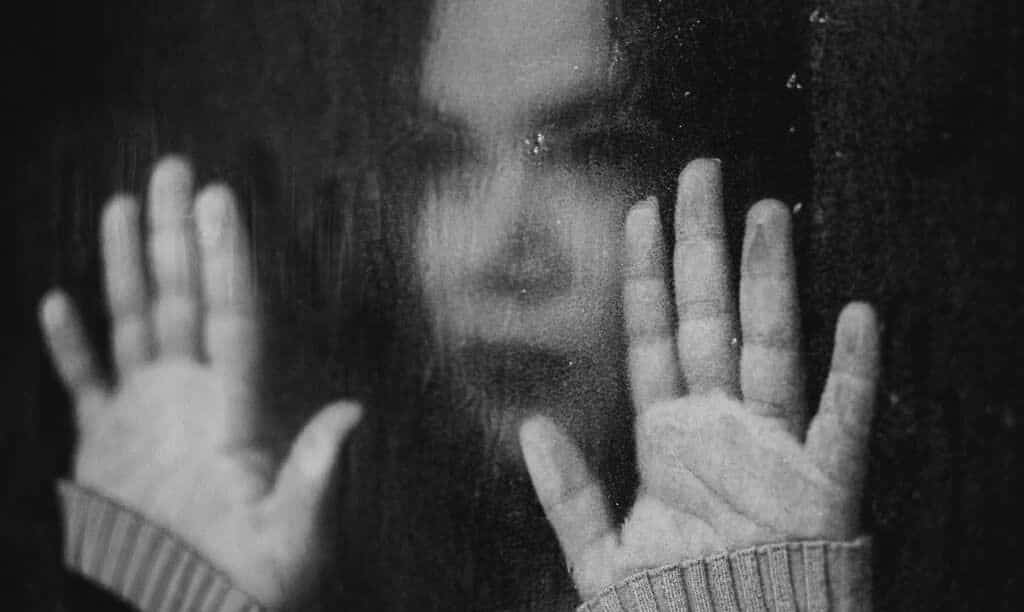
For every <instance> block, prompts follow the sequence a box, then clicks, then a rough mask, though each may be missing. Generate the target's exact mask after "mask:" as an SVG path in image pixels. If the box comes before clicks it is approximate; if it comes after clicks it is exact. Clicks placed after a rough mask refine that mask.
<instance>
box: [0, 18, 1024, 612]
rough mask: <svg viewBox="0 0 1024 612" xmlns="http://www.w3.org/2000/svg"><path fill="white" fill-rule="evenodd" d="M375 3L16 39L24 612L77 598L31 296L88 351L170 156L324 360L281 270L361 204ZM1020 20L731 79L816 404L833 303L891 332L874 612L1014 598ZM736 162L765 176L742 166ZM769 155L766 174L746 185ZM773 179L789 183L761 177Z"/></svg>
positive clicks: (760, 56) (955, 28) (929, 32)
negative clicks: (115, 242) (236, 213)
mask: <svg viewBox="0 0 1024 612" xmlns="http://www.w3.org/2000/svg"><path fill="white" fill-rule="evenodd" d="M373 4H374V3H373V2H361V3H360V2H352V3H346V2H341V1H340V0H339V1H329V0H318V1H315V2H307V3H302V2H295V1H289V2H253V3H250V2H231V1H224V0H209V1H206V2H199V1H198V0H192V1H189V2H180V3H170V2H128V1H122V2H107V3H104V4H103V5H102V6H84V5H81V4H77V5H72V6H69V7H60V8H58V7H54V6H49V5H47V6H43V7H40V8H36V9H30V11H29V13H30V14H26V15H24V16H22V17H18V18H16V19H13V18H12V19H9V20H7V24H6V28H5V29H6V30H7V36H6V43H5V45H6V46H7V47H8V49H7V51H6V53H5V54H4V55H5V63H7V64H8V66H6V67H5V69H4V82H5V85H6V87H5V90H6V98H7V100H6V102H7V104H8V105H10V109H9V110H8V111H7V113H5V114H6V117H7V120H8V129H7V130H6V132H7V134H6V136H7V139H6V141H7V143H8V144H9V146H8V148H9V149H10V151H11V152H12V153H13V154H14V158H15V160H14V162H13V163H9V164H8V168H9V169H11V170H12V171H13V176H12V177H11V178H10V179H9V180H8V181H7V187H8V188H9V189H10V193H9V195H8V196H7V197H6V198H5V200H6V202H7V203H8V205H9V206H10V207H11V209H12V214H13V217H14V227H15V241H14V244H15V268H16V279H17V281H16V282H17V286H16V290H15V295H16V296H17V300H16V302H15V303H16V305H17V316H18V319H17V320H16V321H15V322H14V325H13V331H12V332H11V333H10V335H9V336H8V337H9V338H10V339H11V340H10V341H9V342H11V343H12V346H11V347H10V348H9V350H8V355H9V356H10V359H9V364H10V365H9V366H8V368H7V374H8V376H9V377H10V386H9V389H10V391H9V392H8V397H9V398H10V399H9V400H8V402H7V405H6V406H5V407H4V410H3V411H2V415H3V416H2V421H0V423H2V425H3V427H2V429H0V453H2V454H0V465H2V469H3V474H2V478H3V483H4V494H3V498H2V500H0V503H2V506H0V512H2V513H3V519H4V520H3V526H2V529H3V532H2V537H3V541H2V544H3V551H4V552H3V554H4V555H5V556H6V557H7V558H8V559H11V560H14V561H15V564H16V566H17V567H18V570H16V571H17V573H16V574H14V582H15V586H16V587H17V588H16V589H15V590H14V591H13V593H14V594H15V600H16V601H21V602H22V603H21V604H20V605H16V606H15V607H14V608H12V609H22V608H26V609H27V608H32V607H40V608H44V609H45V608H50V607H52V606H54V605H57V602H58V601H60V600H62V599H65V598H66V597H71V598H77V597H85V596H87V595H86V594H87V593H88V590H87V589H84V588H83V587H82V586H81V585H77V586H76V585H74V584H69V583H68V582H67V580H68V579H67V578H66V577H63V576H62V574H61V572H60V571H59V547H60V536H59V529H58V519H57V510H56V506H55V503H54V499H53V493H52V487H51V485H52V480H53V478H54V477H55V475H58V474H61V473H64V472H65V471H66V469H67V467H66V466H67V460H68V454H69V449H70V444H71V440H72V433H71V427H70V424H69V414H68V411H67V405H66V400H65V399H64V397H63V395H62V393H61V391H60V389H59V385H58V384H57V382H56V380H55V379H54V376H53V373H52V371H51V370H50V368H49V365H48V363H47V360H46V358H45V355H44V354H43V352H42V347H41V344H40V338H39V334H38V331H37V330H38V328H37V325H36V322H35V308H36V303H37V301H38V299H39V297H40V295H41V294H42V292H43V291H44V290H45V289H46V288H48V287H50V286H53V285H54V284H60V285H62V286H65V287H66V288H68V289H69V290H70V291H71V293H72V294H73V295H74V296H75V297H76V298H77V299H78V300H80V301H81V302H82V303H83V305H84V310H85V311H86V314H87V318H88V319H89V323H90V324H91V326H92V329H93V331H94V333H95V334H96V336H97V338H102V337H103V321H102V316H101V313H102V310H101V305H102V296H101V294H100V292H99V290H98V288H99V267H98V255H97V252H98V251H97V244H96V236H97V232H96V229H97V221H98V216H99V214H98V213H99V208H100V206H101V204H102V202H103V200H104V199H105V197H106V196H107V195H108V194H109V193H110V191H111V190H112V189H115V188H134V189H138V188H139V187H140V186H141V185H142V181H143V180H144V178H145V175H146V173H147V172H148V167H149V165H150V164H151V163H152V161H153V160H154V159H155V158H156V156H157V155H158V154H160V153H163V152H167V151H185V152H188V153H190V154H192V155H193V156H194V157H195V158H196V161H197V164H196V165H197V168H198V169H199V170H200V172H201V173H203V176H217V177H222V178H227V179H229V180H231V181H232V182H233V184H235V185H236V186H237V187H238V188H239V189H240V191H242V193H243V194H244V195H245V196H247V201H248V202H249V204H250V205H251V212H250V226H251V231H252V233H253V235H254V240H256V241H258V242H259V244H260V245H261V251H262V255H261V256H262V257H263V258H264V259H263V265H265V266H267V267H269V268H273V267H274V266H277V267H278V268H280V269H283V270H284V272H283V273H281V274H279V275H278V276H276V277H275V278H277V281H276V285H275V287H273V290H274V291H275V292H276V293H277V294H279V295H287V296H289V298H288V299H289V300H291V303H292V305H293V306H294V308H292V309H291V311H290V312H291V314H290V315H289V316H290V317H291V319H290V320H288V318H287V317H286V318H285V319H286V320H284V321H283V322H282V323H281V327H282V328H284V329H289V326H291V328H293V329H298V330H299V331H302V330H305V333H306V334H307V335H308V336H310V337H311V340H310V342H314V341H315V337H316V336H317V329H318V328H317V327H316V325H315V324H313V323H315V322H316V321H319V320H321V319H324V318H330V317H331V316H332V315H330V314H329V313H328V311H326V310H325V307H324V306H323V303H322V302H321V301H318V299H317V296H316V292H315V290H314V289H313V288H310V287H308V286H307V285H308V283H307V281H306V279H307V277H310V274H309V273H308V272H303V268H302V267H301V266H297V265H296V263H295V262H296V259H295V258H296V257H300V258H301V256H302V254H303V253H307V254H308V253H310V252H313V253H316V251H317V249H312V250H310V248H309V246H308V245H305V246H304V245H295V244H291V242H294V241H295V240H296V238H295V237H296V236H303V235H308V232H309V228H310V227H311V226H316V225H318V224H323V223H324V222H325V220H324V219H323V218H322V215H323V213H322V212H317V211H320V210H322V209H318V208H316V207H314V206H306V205H304V202H309V201H316V200H317V199H324V198H326V197H329V195H325V192H324V190H323V188H322V186H323V185H324V184H325V183H330V184H332V185H335V186H338V185H340V186H341V188H342V189H344V188H346V185H348V184H349V183H348V180H349V178H348V177H347V176H346V174H345V169H344V168H341V167H339V166H338V164H337V160H338V159H339V158H340V157H344V154H343V153H344V152H343V151H339V146H341V145H339V142H341V141H347V142H352V141H358V140H359V138H360V137H361V136H360V135H359V134H353V133H352V130H353V128H352V127H351V126H352V125H358V123H359V122H358V121H354V120H353V118H352V117H353V114H354V113H357V112H358V111H357V110H356V109H358V104H357V103H356V102H358V101H353V100H354V98H355V97H358V92H357V91H354V90H352V89H350V88H346V86H345V83H346V82H351V80H352V79H353V78H354V76H353V75H357V73H358V68H357V67H354V64H353V58H358V57H360V55H359V54H360V53H370V52H371V51H368V48H369V47H365V46H362V45H361V44H360V41H359V39H358V38H355V37H345V36H339V35H338V34H337V32H340V31H344V28H345V26H344V25H341V26H339V28H338V29H336V30H335V29H332V28H331V27H329V24H331V23H343V22H344V21H345V20H346V19H348V18H349V12H350V11H352V10H355V9H353V8H351V6H350V5H352V6H355V5H359V6H360V7H361V8H362V9H365V8H366V7H367V6H369V7H371V9H372V5H373ZM732 4H734V5H736V7H737V15H739V16H740V17H738V18H743V15H749V13H744V10H745V9H746V8H748V7H747V6H746V3H743V2H733V3H732ZM1017 10H1018V9H1017V6H1016V4H1015V3H1014V2H1011V1H1004V2H985V1H982V0H969V1H962V2H950V3H926V2H922V1H920V0H912V1H905V2H891V1H889V0H860V1H856V2H840V1H837V0H836V1H829V2H822V3H819V4H813V5H812V4H800V3H792V4H790V5H789V6H787V7H782V8H777V9H773V10H772V11H770V12H769V11H764V12H763V15H760V16H759V18H761V17H763V19H765V20H766V21H764V22H763V23H761V24H760V29H758V31H759V32H760V33H759V34H756V35H751V39H750V40H748V41H747V42H751V41H753V42H754V43H757V44H766V43H770V44H767V45H766V46H765V47H763V48H755V49H753V52H751V54H750V57H747V58H746V59H747V60H748V62H755V63H754V64H751V63H745V64H738V66H740V67H739V68H738V70H740V71H744V70H745V71H747V72H756V77H750V75H749V74H748V75H747V77H744V78H747V80H748V81H749V82H750V83H753V87H754V88H755V89H756V91H753V92H752V93H751V97H752V98H753V99H756V100H758V101H759V102H761V103H763V102H765V101H767V102H768V104H767V105H763V104H762V105H761V106H759V108H760V110H761V112H763V115H762V116H758V114H757V112H755V111H756V110H757V109H751V110H748V111H747V112H746V114H744V113H743V112H740V113H738V115H737V117H735V118H734V119H735V121H734V123H733V125H732V126H731V128H730V129H732V130H735V132H734V134H733V136H734V137H733V138H732V140H731V141H730V146H731V147H732V151H733V154H734V155H733V157H734V158H735V164H736V166H739V167H742V168H744V169H745V170H744V171H745V172H748V173H749V176H753V177H754V179H752V180H750V181H749V182H750V183H752V184H755V185H756V186H757V187H758V188H761V187H765V186H767V187H768V188H770V189H771V188H774V189H777V190H779V191H781V192H782V193H769V194H764V195H782V196H784V197H786V198H788V199H790V200H793V201H801V206H800V207H799V212H798V213H797V223H798V224H797V228H798V231H799V232H800V235H799V237H798V248H799V249H800V251H801V253H802V257H801V265H802V268H801V274H802V276H803V283H802V290H803V292H804V314H805V327H806V335H807V337H808V349H809V352H810V355H811V357H812V363H811V365H812V375H814V376H815V377H816V378H815V379H816V380H820V378H821V374H822V373H823V371H824V368H825V367H826V366H827V362H826V356H827V354H828V351H829V348H830V347H829V345H830V342H831V325H832V323H833V322H834V320H835V316H836V315H837V313H838V310H839V308H840V307H841V305H842V303H844V302H845V301H846V300H849V299H854V298H862V299H869V300H871V301H873V302H874V303H875V304H876V305H877V306H878V308H879V310H880V312H881V314H882V316H883V318H884V320H885V324H886V328H885V334H886V369H885V377H886V381H885V390H884V400H885V401H884V402H883V403H882V405H881V406H880V409H879V412H878V420H877V426H876V428H875V435H874V439H873V442H872V444H873V452H872V462H871V478H870V483H869V489H868V495H867V500H866V504H865V509H866V516H867V521H868V524H869V526H870V529H871V532H872V533H873V534H874V536H875V542H876V563H875V570H876V583H875V589H876V601H877V604H878V607H879V608H880V609H922V610H932V609H1007V610H1009V609H1017V608H1018V607H1019V605H1020V604H1019V603H1018V601H1019V600H1020V599H1021V597H1022V596H1024V581H1022V571H1021V569H1020V568H1021V567H1022V566H1024V561H1022V554H1024V550H1022V543H1021V540H1020V534H1021V532H1022V530H1021V528H1020V526H1019V522H1020V521H1021V517H1022V516H1024V504H1022V502H1021V499H1022V497H1021V495H1020V491H1021V485H1022V482H1021V481H1022V476H1024V472H1022V467H1024V466H1022V462H1021V452H1020V450H1019V448H1020V441H1021V435H1020V431H1021V423H1020V421H1021V419H1022V418H1024V415H1022V414H1021V411H1020V403H1019V400H1018V395H1017V391H1018V388H1019V383H1018V370H1019V367H1018V364H1019V363H1020V351H1019V350H1018V348H1017V346H1018V337H1019V336H1018V332H1017V330H1018V323H1019V320H1020V317H1019V315H1018V295H1019V290H1018V287H1019V282H1018V281H1014V280H1013V279H1014V278H1016V275H1015V272H1016V268H1017V265H1016V263H1017V253H1016V249H1017V239H1016V231H1015V229H1014V228H1015V227H1016V216H1017V215H1016V207H1017V204H1018V201H1019V198H1018V194H1019V189H1018V188H1017V185H1016V179H1017V176H1016V174H1017V173H1018V169H1019V168H1020V167H1021V163H1020V160H1019V157H1018V145H1017V139H1016V136H1017V133H1018V132H1019V127H1020V126H1019V112H1020V100H1019V96H1020V85H1019V78H1020V69H1019V68H1018V65H1017V61H1016V58H1017V56H1018V55H1019V53H1020V49H1019V46H1020V45H1019V42H1020V25H1019V19H1018V16H1017ZM371 12H372V11H371ZM325 24H328V25H327V26H325ZM755 29H757V28H755ZM332 32H333V33H334V34H333V35H332ZM766 33H767V34H766ZM363 35H364V36H366V35H368V34H367V33H366V32H364V33H363ZM370 35H372V33H371V34H370ZM378 59H379V58H373V57H369V58H367V60H366V61H367V62H371V65H372V62H373V61H377V60H378ZM751 66H753V67H752V68H751ZM740 97H741V98H742V93H741V94H740ZM733 102H734V103H735V104H736V105H738V106H734V107H735V108H743V102H742V100H740V101H738V102H736V101H733ZM737 143H739V144H737ZM744 147H745V148H746V149H747V150H748V151H750V152H751V153H750V158H751V159H753V160H754V161H750V159H745V158H743V156H742V155H740V154H736V151H737V150H740V149H743V148H744ZM762 150H764V151H770V154H769V153H766V154H764V155H760V159H762V161H758V159H759V152H760V151H762ZM780 156H785V157H786V159H791V163H790V164H783V165H784V166H785V167H777V166H780V164H781V162H780V161H779V159H780ZM728 161H729V158H727V162H728ZM759 173H760V174H761V175H765V176H766V177H767V178H757V177H758V175H759ZM780 173H781V175H782V176H783V178H782V179H778V178H777V177H778V176H779V175H780ZM337 214H344V213H337ZM327 221H331V220H330V219H328V220H327ZM334 221H337V220H334ZM342 221H343V220H342ZM332 222H333V221H332ZM338 223H341V222H340V221H339V222H338ZM341 224H342V225H343V223H341ZM322 238H323V239H324V240H328V241H329V239H328V238H327V237H322ZM317 248H318V249H320V248H323V249H328V250H329V249H331V248H332V247H331V245H330V244H328V245H326V246H318V247H317ZM296 254H298V255H296ZM310 265H315V264H310ZM288 270H293V271H294V273H292V274H289V273H288ZM301 366H302V364H297V365H296V369H298V370H301V369H302V367H301ZM311 367H312V366H311ZM324 393H326V391H324ZM6 571H7V572H10V569H9V570H6ZM68 594H70V595H68ZM5 597H6V596H5ZM19 598H25V599H24V600H21V599H19Z"/></svg>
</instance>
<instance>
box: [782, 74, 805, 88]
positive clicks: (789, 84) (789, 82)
mask: <svg viewBox="0 0 1024 612" xmlns="http://www.w3.org/2000/svg"><path fill="white" fill-rule="evenodd" d="M803 88H804V85H803V83H801V82H800V79H799V78H798V77H797V76H796V73H795V72H794V73H793V74H791V75H789V78H788V79H786V89H803Z"/></svg>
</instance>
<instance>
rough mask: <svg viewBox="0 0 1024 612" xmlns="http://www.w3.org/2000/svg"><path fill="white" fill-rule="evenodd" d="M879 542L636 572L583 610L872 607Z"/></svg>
mask: <svg viewBox="0 0 1024 612" xmlns="http://www.w3.org/2000/svg"><path fill="white" fill-rule="evenodd" d="M870 609H871V541H870V539H869V538H860V539H858V540H855V541H852V542H787V543H783V544H773V545H769V546H758V547H754V548H747V549H744V550H739V551H735V552H732V553H728V554H722V555H717V556H713V557H708V558H705V559H698V560H694V561H687V562H684V563H681V564H678V565H669V566H665V567H660V568H657V569H652V570H647V571H644V572H640V573H638V574H634V575H632V576H630V577H629V578H627V579H626V580H624V581H622V582H620V583H618V584H616V585H614V586H611V587H609V588H607V589H605V591H604V592H602V593H601V594H600V595H598V596H597V597H595V598H594V599H592V600H591V601H588V602H586V603H584V604H583V605H581V606H580V607H579V608H578V611H577V612H620V611H621V612H717V611H719V610H729V611H740V610H742V611H743V612H747V611H758V612H762V611H767V610H772V611H775V610H780V611H783V610H784V611H799V612H803V611H805V610H806V611H808V612H819V611H826V610H837V611H841V612H847V611H853V610H858V611H861V610H863V611H866V610H870Z"/></svg>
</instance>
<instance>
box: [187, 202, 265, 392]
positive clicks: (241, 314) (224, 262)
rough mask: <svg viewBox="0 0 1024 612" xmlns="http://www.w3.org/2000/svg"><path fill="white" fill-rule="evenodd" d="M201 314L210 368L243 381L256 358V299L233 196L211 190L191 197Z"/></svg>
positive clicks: (244, 240) (257, 340)
mask: <svg viewBox="0 0 1024 612" xmlns="http://www.w3.org/2000/svg"><path fill="white" fill-rule="evenodd" d="M196 219H197V225H198V230H199V232H198V233H199V248H200V253H201V257H200V261H201V264H200V267H201V269H202V281H203V290H204V297H205V306H206V312H205V314H204V317H203V342H204V345H205V347H206V353H207V355H208V356H209V358H210V362H211V363H212V364H213V365H214V367H217V368H221V369H224V370H228V371H230V372H231V373H232V374H233V375H234V376H236V377H238V378H241V379H244V380H246V381H248V382H253V381H249V380H248V379H249V378H250V375H251V373H252V371H253V366H254V364H255V363H256V359H257V357H258V350H257V349H258V344H259V338H258V334H257V321H256V299H255V289H254V282H253V276H252V268H251V264H250V259H249V248H248V245H247V243H246V239H245V232H244V230H243V228H242V224H241V219H240V217H239V214H238V207H237V205H236V202H235V197H234V194H233V193H232V192H231V190H230V189H229V188H228V187H227V186H224V185H212V186H209V187H207V188H205V189H203V190H202V192H200V194H199V196H198V197H197V198H196Z"/></svg>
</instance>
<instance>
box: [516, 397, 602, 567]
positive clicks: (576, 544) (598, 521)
mask: <svg viewBox="0 0 1024 612" xmlns="http://www.w3.org/2000/svg"><path fill="white" fill-rule="evenodd" d="M519 441H520V444H521V446H522V449H523V458H524V459H525V460H526V468H527V471H528V472H529V473H530V480H531V481H532V482H533V488H534V490H535V491H536V492H537V499H538V500H539V501H540V505H541V507H543V508H544V514H545V516H547V519H548V521H549V522H550V523H551V527H552V528H553V529H554V531H555V535H556V536H557V537H558V542H559V544H561V547H562V552H563V553H565V557H566V560H567V561H568V562H569V566H570V569H571V570H572V573H573V575H574V576H576V577H577V582H579V581H580V578H581V577H588V576H595V575H601V574H602V573H603V572H602V571H601V570H600V569H599V568H595V567H593V565H594V563H597V562H605V563H607V562H609V559H607V558H604V559H602V557H603V555H593V554H590V551H593V550H595V549H601V548H604V547H606V546H608V545H609V543H614V542H615V540H616V539H617V535H616V533H615V531H614V529H613V527H612V522H611V519H610V517H609V515H608V508H607V505H606V501H605V497H604V492H603V490H602V489H601V485H600V484H599V483H598V482H597V481H596V480H595V479H594V478H593V477H592V476H591V475H590V471H589V470H588V469H587V465H586V463H585V461H584V459H583V456H582V455H581V454H580V451H579V449H577V448H576V445H575V444H574V443H573V442H572V441H571V440H570V439H569V438H568V437H566V435H565V434H564V433H562V431H561V430H559V428H558V426H557V425H555V424H554V423H553V422H551V420H550V419H547V418H546V417H541V416H535V417H532V418H530V419H528V420H526V421H525V422H524V423H523V425H522V427H521V428H520V430H519ZM583 581H585V582H589V580H587V579H586V578H583ZM578 586H579V585H578Z"/></svg>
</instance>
